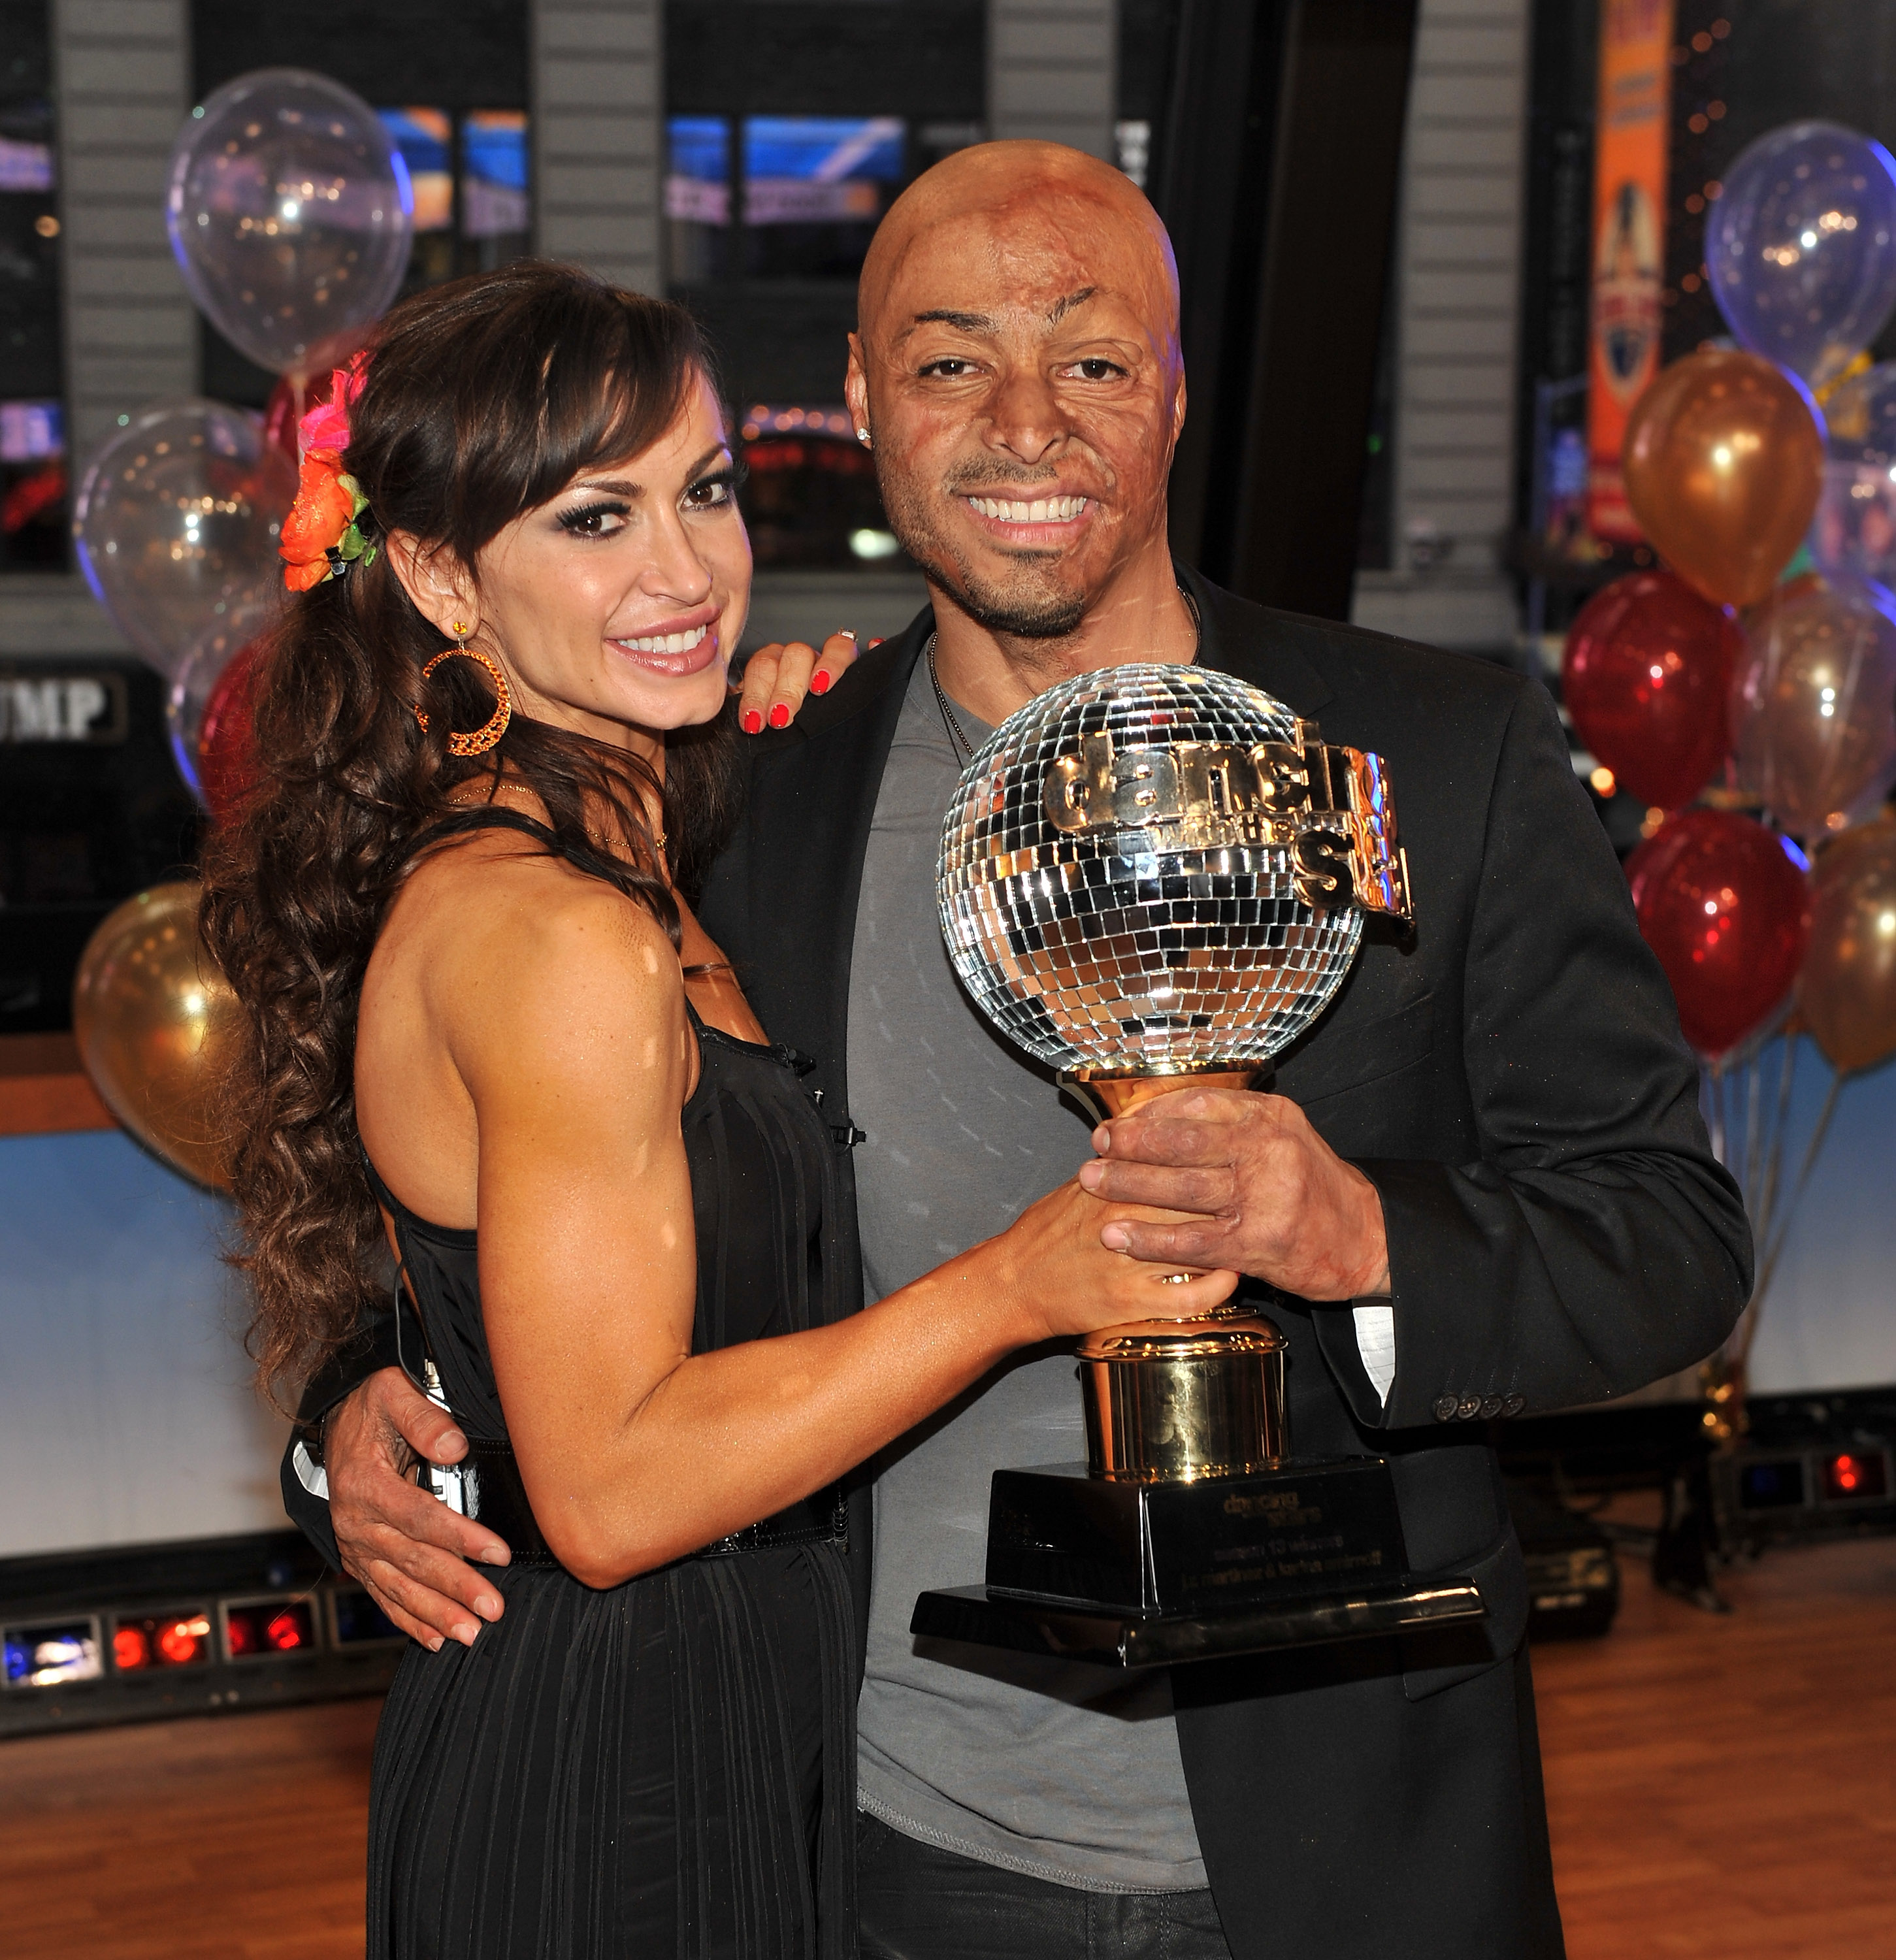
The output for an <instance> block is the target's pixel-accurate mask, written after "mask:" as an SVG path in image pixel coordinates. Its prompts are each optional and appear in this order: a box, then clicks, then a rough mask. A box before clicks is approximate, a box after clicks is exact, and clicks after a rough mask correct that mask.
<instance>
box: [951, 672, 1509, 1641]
mask: <svg viewBox="0 0 1896 1960" xmlns="http://www.w3.org/2000/svg"><path fill="white" fill-rule="evenodd" d="M938 876H939V883H938V893H939V896H940V905H941V918H942V929H943V934H944V935H945V937H946V940H947V944H948V949H949V953H950V957H951V958H952V959H953V963H954V966H955V969H956V972H958V973H959V975H960V977H961V979H962V983H963V985H965V987H966V988H967V989H968V991H969V994H970V995H971V996H972V998H973V999H974V1001H975V1004H976V1005H977V1006H978V1007H980V1008H981V1011H982V1012H983V1013H985V1014H986V1015H987V1016H988V1018H989V1019H990V1020H991V1021H992V1022H993V1023H994V1025H995V1026H996V1027H997V1028H998V1029H1000V1031H1001V1032H1002V1033H1004V1034H1005V1035H1007V1036H1008V1037H1009V1038H1010V1039H1011V1040H1012V1041H1013V1042H1015V1043H1016V1045H1018V1046H1019V1047H1020V1048H1023V1049H1025V1050H1026V1052H1027V1053H1028V1054H1029V1055H1032V1056H1034V1057H1035V1058H1037V1059H1038V1060H1039V1061H1042V1062H1045V1063H1046V1064H1048V1065H1049V1066H1051V1068H1054V1069H1055V1070H1057V1071H1058V1074H1059V1077H1060V1080H1061V1083H1062V1085H1063V1086H1064V1087H1067V1089H1069V1090H1070V1091H1071V1092H1073V1093H1074V1094H1075V1095H1077V1096H1079V1098H1080V1099H1081V1100H1082V1101H1083V1102H1084V1103H1086V1105H1087V1106H1089V1108H1090V1109H1092V1110H1093V1112H1094V1113H1096V1114H1097V1115H1102V1116H1103V1115H1118V1114H1121V1113H1123V1112H1125V1110H1127V1109H1131V1108H1134V1107H1135V1106H1137V1104H1138V1103H1140V1102H1142V1101H1144V1100H1145V1099H1147V1098H1148V1097H1150V1096H1153V1095H1158V1094H1163V1093H1165V1092H1166V1091H1167V1090H1172V1089H1175V1088H1179V1087H1184V1086H1185V1083H1186V1082H1187V1081H1188V1080H1196V1081H1198V1082H1201V1083H1215V1084H1217V1085H1220V1086H1224V1087H1248V1086H1249V1085H1250V1084H1251V1083H1252V1082H1253V1081H1254V1080H1255V1079H1256V1078H1257V1077H1258V1075H1259V1074H1260V1072H1261V1071H1268V1068H1269V1067H1270V1064H1271V1058H1273V1057H1274V1055H1277V1054H1278V1053H1279V1052H1280V1051H1281V1050H1283V1049H1284V1048H1286V1047H1287V1046H1288V1045H1290V1043H1291V1042H1293V1041H1295V1040H1296V1039H1297V1037H1298V1036H1300V1035H1301V1034H1303V1033H1304V1032H1305V1030H1306V1029H1308V1028H1309V1026H1310V1025H1311V1024H1312V1022H1314V1021H1315V1020H1316V1018H1317V1017H1318V1016H1319V1014H1320V1013H1322V1011H1323V1010H1324V1008H1325V1007H1326V1006H1327V1005H1328V1003H1329V1002H1330V1001H1331V998H1333V997H1334V996H1335V993H1336V991H1337V989H1338V988H1339V987H1340V986H1341V985H1342V984H1343V981H1344V976H1345V975H1347V972H1348V971H1349V969H1350V962H1351V961H1352V959H1354V957H1355V956H1356V953H1357V946H1358V943H1359V942H1360V939H1361V937H1362V931H1363V915H1364V914H1365V913H1366V912H1373V913H1379V914H1382V915H1387V916H1389V917H1392V918H1396V919H1399V920H1402V921H1407V920H1408V918H1409V916H1410V913H1409V896H1408V866H1407V864H1406V862H1405V859H1404V857H1403V854H1402V851H1401V847H1400V845H1399V844H1398V841H1397V837H1396V829H1395V809H1394V805H1393V802H1392V797H1391V794H1390V790H1389V781H1388V778H1387V776H1386V774H1385V771H1384V768H1383V766H1382V760H1381V759H1380V758H1379V757H1378V756H1373V755H1369V754H1366V753H1363V752H1362V751H1361V750H1359V749H1348V748H1339V747H1335V746H1330V745H1328V744H1326V743H1325V742H1324V741H1323V740H1322V737H1321V735H1320V733H1319V730H1318V729H1317V727H1316V726H1315V724H1313V723H1312V722H1310V721H1305V720H1303V719H1300V718H1299V717H1298V716H1296V715H1295V714H1293V713H1292V712H1291V711H1290V709H1289V708H1287V707H1285V706H1284V704H1283V703H1282V702H1279V701H1277V700H1275V699H1274V698H1272V697H1271V695H1268V694H1265V693H1264V692H1262V691H1261V689H1257V688H1255V687H1252V686H1247V685H1246V684H1245V683H1244V682H1242V681H1240V680H1237V679H1233V677H1232V676H1229V675H1226V674H1221V673H1214V672H1211V671H1209V670H1206V669H1204V668H1201V667H1185V666H1176V665H1160V664H1156V663H1154V664H1141V665H1136V666H1128V667H1111V668H1108V669H1106V670H1103V671H1102V672H1099V673H1089V674H1083V675H1081V676H1079V677H1077V679H1073V680H1070V681H1067V682H1065V683H1062V684H1061V686H1058V687H1055V688H1052V689H1049V690H1048V692H1046V693H1045V694H1042V695H1039V696H1038V697H1036V698H1035V699H1034V700H1033V701H1032V702H1029V704H1028V705H1027V706H1026V707H1025V708H1022V709H1021V710H1020V712H1019V713H1018V714H1014V715H1013V716H1011V717H1010V718H1009V719H1008V720H1007V722H1006V723H1005V724H1003V726H1002V727H1000V728H998V729H997V730H995V732H994V735H993V736H992V737H991V738H990V740H988V743H986V744H985V746H984V747H983V748H982V749H981V750H980V752H979V753H978V754H977V755H975V757H974V758H973V759H972V761H970V762H969V765H968V766H967V768H966V769H965V771H964V772H963V773H962V778H961V781H960V783H959V785H958V786H957V788H956V793H955V795H954V797H953V800H952V802H951V803H950V806H949V810H948V813H947V816H946V821H945V822H944V823H943V830H942V842H941V858H940V871H939V874H938ZM1284 1347H1285V1343H1284V1338H1283V1336H1282V1335H1281V1334H1280V1332H1279V1331H1278V1329H1277V1328H1276V1327H1275V1326H1274V1325H1273V1324H1272V1323H1271V1322H1270V1321H1269V1320H1268V1319H1265V1317H1264V1316H1262V1315H1261V1314H1258V1313H1253V1312H1252V1311H1250V1310H1249V1309H1245V1308H1243V1307H1242V1306H1229V1307H1226V1308H1224V1309H1219V1310H1218V1311H1217V1312H1216V1313H1213V1314H1210V1315H1207V1316H1201V1317H1195V1318H1190V1319H1158V1318H1155V1319H1151V1320H1148V1321H1144V1322H1139V1323H1137V1324H1136V1325H1132V1326H1128V1327H1115V1328H1106V1329H1105V1330H1103V1331H1102V1332H1100V1333H1098V1334H1095V1335H1090V1336H1089V1337H1088V1338H1087V1339H1086V1341H1084V1342H1083V1343H1082V1344H1081V1346H1080V1350H1079V1355H1080V1363H1081V1374H1082V1383H1083V1389H1084V1392H1085V1402H1086V1433H1087V1445H1088V1454H1089V1458H1090V1462H1089V1463H1088V1465H1086V1468H1085V1469H1084V1470H1083V1471H1082V1470H1081V1469H1080V1467H1079V1466H1077V1465H1076V1466H1053V1467H1051V1468H1043V1469H1039V1470H1020V1471H1001V1472H997V1473H996V1475H995V1478H994V1494H993V1500H992V1510H991V1518H990V1529H989V1535H988V1574H987V1577H988V1583H987V1586H986V1587H985V1589H984V1588H975V1587H966V1588H959V1589H954V1590H952V1591H944V1592H937V1593H924V1595H923V1596H922V1597H921V1599H920V1600H919V1601H918V1603H917V1608H916V1614H915V1623H914V1625H915V1631H916V1632H918V1633H933V1634H938V1635H943V1636H946V1637H950V1638H960V1639H971V1640H978V1641H981V1642H983V1643H988V1644H999V1645H1003V1646H1009V1647H1024V1648H1026V1649H1028V1650H1035V1651H1046V1652H1062V1653H1068V1654H1070V1655H1071V1654H1077V1653H1081V1652H1088V1653H1092V1654H1093V1657H1095V1658H1098V1659H1115V1660H1117V1661H1118V1663H1121V1664H1122V1665H1132V1666H1138V1665H1145V1664H1148V1663H1153V1662H1156V1661H1163V1660H1172V1659H1182V1658H1186V1657H1188V1656H1190V1655H1191V1654H1195V1653H1238V1652H1248V1651H1255V1650H1258V1649H1259V1648H1260V1647H1267V1646H1274V1645H1281V1644H1286V1643H1290V1641H1292V1640H1300V1641H1307V1640H1311V1639H1328V1638H1334V1637H1339V1635H1340V1634H1352V1633H1357V1632H1376V1631H1386V1630H1387V1628H1389V1626H1391V1625H1401V1624H1415V1623H1416V1622H1417V1621H1418V1620H1420V1619H1439V1618H1455V1617H1465V1616H1466V1615H1467V1614H1468V1612H1469V1611H1470V1610H1471V1608H1470V1605H1469V1602H1468V1598H1467V1597H1466V1596H1465V1595H1466V1593H1468V1590H1469V1589H1468V1588H1466V1587H1465V1586H1464V1587H1462V1589H1460V1591H1459V1593H1456V1591H1455V1588H1453V1587H1450V1588H1448V1589H1446V1593H1445V1591H1444V1589H1443V1588H1439V1587H1437V1588H1433V1589H1431V1588H1428V1587H1426V1586H1425V1587H1420V1588H1418V1587H1417V1585H1416V1584H1415V1583H1413V1576H1412V1575H1410V1574H1408V1573H1407V1571H1406V1569H1405V1568H1406V1563H1407V1561H1406V1558H1405V1555H1404V1554H1403V1552H1402V1550H1401V1529H1400V1526H1399V1523H1398V1521H1397V1519H1396V1516H1395V1497H1394V1492H1393V1488H1392V1486H1391V1485H1390V1484H1389V1476H1388V1472H1387V1469H1386V1467H1385V1465H1382V1463H1381V1462H1380V1461H1379V1459H1370V1458H1358V1459H1348V1460H1347V1461H1340V1462H1335V1463H1332V1464H1330V1465H1308V1464H1298V1463H1295V1462H1293V1459H1291V1458H1290V1447H1289V1439H1288V1434H1287V1427H1286V1423H1285V1411H1284ZM1287 1475H1288V1476H1289V1477H1290V1478H1291V1482H1292V1483H1293V1484H1295V1485H1296V1486H1297V1487H1298V1488H1290V1487H1289V1486H1287V1484H1286V1483H1285V1481H1284V1480H1285V1478H1286V1477H1287ZM1319 1485H1320V1486H1321V1489H1320V1490H1319ZM1319 1499H1320V1500H1321V1501H1319ZM1319 1527H1322V1529H1319ZM1272 1546H1275V1547H1277V1550H1275V1551H1273V1550H1271V1547H1272ZM1300 1547H1301V1549H1299V1548H1300ZM1364 1580H1367V1581H1368V1582H1369V1583H1367V1585H1365V1584H1364V1583H1363V1581H1364ZM1339 1581H1347V1583H1346V1584H1345V1586H1344V1592H1345V1593H1347V1597H1345V1596H1343V1595H1342V1594H1339V1593H1338V1583H1339ZM1392 1588H1393V1589H1392ZM1425 1594H1426V1595H1427V1598H1424V1595H1425ZM1447 1594H1454V1597H1452V1598H1451V1597H1449V1596H1447ZM1398 1595H1399V1596H1400V1598H1399V1599H1398V1597H1397V1596H1398ZM1472 1610H1473V1611H1474V1612H1479V1610H1480V1609H1479V1605H1478V1602H1477V1603H1476V1604H1475V1605H1474V1607H1473V1608H1472ZM1076 1616H1077V1617H1076Z"/></svg>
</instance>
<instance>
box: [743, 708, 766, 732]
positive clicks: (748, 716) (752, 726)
mask: <svg viewBox="0 0 1896 1960" xmlns="http://www.w3.org/2000/svg"><path fill="white" fill-rule="evenodd" d="M740 719H741V720H742V721H743V729H744V733H746V735H755V734H757V733H759V732H760V731H761V730H762V727H763V725H764V718H763V717H762V715H761V714H759V713H758V711H757V710H756V708H746V709H745V710H744V712H743V715H742V717H741V718H740Z"/></svg>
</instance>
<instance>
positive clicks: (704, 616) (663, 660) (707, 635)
mask: <svg viewBox="0 0 1896 1960" xmlns="http://www.w3.org/2000/svg"><path fill="white" fill-rule="evenodd" d="M721 614H722V609H721V607H719V606H700V607H698V608H697V609H695V611H694V612H693V613H690V614H688V615H686V616H685V617H684V618H683V619H665V620H661V621H660V622H659V623H658V624H657V625H656V626H655V627H654V628H653V629H652V630H651V632H645V633H638V634H625V635H619V634H614V635H608V637H607V639H606V644H607V645H608V646H609V647H610V648H612V649H613V651H615V652H616V653H619V654H622V655H624V656H625V658H626V659H628V660H631V661H632V662H633V663H635V665H637V666H638V667H643V668H644V670H646V671H647V673H654V674H660V675H663V676H666V677H667V678H668V679H674V680H682V679H685V678H686V677H687V676H689V675H692V674H695V673H702V672H703V671H704V670H705V668H706V667H709V666H710V665H711V663H713V662H714V660H717V657H718V656H719V654H720V653H721V652H722V651H723V648H722V646H721V638H720V635H719V633H718V630H717V628H718V621H719V619H720V618H721Z"/></svg>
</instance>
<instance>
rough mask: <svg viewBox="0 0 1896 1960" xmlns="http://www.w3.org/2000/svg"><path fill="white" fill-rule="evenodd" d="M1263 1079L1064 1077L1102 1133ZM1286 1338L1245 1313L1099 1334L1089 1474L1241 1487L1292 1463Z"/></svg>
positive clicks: (1086, 1376) (1089, 1346) (1218, 1071)
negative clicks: (1104, 1127)
mask: <svg viewBox="0 0 1896 1960" xmlns="http://www.w3.org/2000/svg"><path fill="white" fill-rule="evenodd" d="M1258 1074H1259V1071H1258V1070H1257V1069H1256V1068H1237V1069H1231V1068H1209V1069H1204V1070H1195V1071H1182V1072H1180V1073H1179V1074H1170V1075H1143V1074H1142V1075H1133V1074H1125V1075H1116V1074H1114V1075H1109V1074H1098V1075H1091V1074H1090V1075H1085V1076H1080V1075H1074V1074H1068V1075H1063V1076H1062V1077H1061V1086H1062V1087H1064V1088H1065V1089H1067V1090H1068V1091H1069V1092H1070V1093H1071V1094H1073V1095H1074V1096H1076V1097H1077V1099H1079V1100H1080V1102H1081V1103H1084V1104H1085V1105H1086V1107H1087V1109H1089V1110H1090V1112H1092V1113H1093V1115H1096V1117H1097V1118H1099V1120H1100V1121H1101V1122H1106V1121H1109V1120H1110V1119H1111V1118H1113V1117H1115V1116H1125V1115H1130V1114H1131V1112H1133V1111H1134V1110H1136V1109H1142V1108H1143V1107H1144V1106H1145V1105H1146V1104H1147V1103H1150V1102H1153V1101H1154V1100H1155V1099H1156V1098H1158V1097H1159V1096H1169V1094H1170V1093H1172V1090H1175V1089H1249V1088H1250V1087H1252V1084H1253V1083H1255V1081H1256V1080H1257V1078H1258ZM1079 1354H1080V1384H1081V1388H1082V1391H1083V1395H1084V1398H1085V1402H1086V1454H1087V1459H1088V1468H1090V1471H1091V1472H1092V1473H1093V1475H1094V1476H1096V1477H1103V1478H1109V1479H1111V1480H1112V1481H1121V1480H1125V1481H1131V1482H1136V1483H1196V1482H1198V1481H1200V1480H1201V1479H1204V1478H1218V1477H1242V1476H1245V1475H1250V1474H1252V1473H1255V1472H1257V1471H1259V1470H1262V1469H1265V1468H1268V1467H1269V1466H1270V1465H1272V1464H1274V1463H1277V1462H1281V1461H1282V1459H1284V1457H1286V1456H1288V1455H1289V1454H1290V1432H1289V1427H1288V1424H1287V1420H1286V1411H1285V1408H1284V1336H1283V1335H1282V1334H1281V1333H1280V1332H1279V1331H1278V1330H1277V1328H1276V1327H1275V1326H1274V1325H1272V1323H1271V1322H1270V1321H1268V1320H1267V1319H1265V1318H1264V1317H1263V1316H1261V1315H1260V1314H1255V1313H1250V1312H1249V1311H1248V1310H1246V1309H1243V1308H1242V1307H1236V1306H1226V1307H1220V1308H1214V1309H1213V1311H1212V1312H1211V1313H1208V1314H1195V1315H1191V1316H1186V1317H1182V1318H1179V1319H1169V1318H1166V1317H1164V1316H1158V1315H1155V1316H1153V1318H1152V1319H1150V1320H1146V1321H1140V1322H1137V1324H1135V1325H1131V1326H1125V1327H1107V1328H1102V1329H1101V1330H1100V1331H1099V1332H1098V1333H1096V1334H1092V1335H1088V1336H1087V1338H1086V1340H1085V1341H1083V1342H1082V1343H1081V1344H1080V1351H1079Z"/></svg>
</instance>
